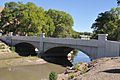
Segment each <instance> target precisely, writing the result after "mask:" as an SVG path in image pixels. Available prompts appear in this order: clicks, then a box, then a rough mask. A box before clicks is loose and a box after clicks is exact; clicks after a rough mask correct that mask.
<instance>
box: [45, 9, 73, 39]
mask: <svg viewBox="0 0 120 80" xmlns="http://www.w3.org/2000/svg"><path fill="white" fill-rule="evenodd" d="M46 15H47V16H49V17H50V18H51V19H52V20H53V23H54V26H55V31H54V33H53V35H52V36H53V37H70V36H72V31H73V29H72V26H73V19H72V17H71V15H69V14H68V13H66V12H63V11H58V10H54V9H49V10H48V11H47V12H46Z"/></svg>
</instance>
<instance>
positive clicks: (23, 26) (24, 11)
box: [0, 2, 79, 38]
mask: <svg viewBox="0 0 120 80" xmlns="http://www.w3.org/2000/svg"><path fill="white" fill-rule="evenodd" d="M0 15H1V17H0V29H1V30H2V31H3V32H4V34H7V33H9V32H13V33H14V34H15V35H16V34H18V35H30V36H32V35H39V34H40V33H45V36H48V37H75V38H76V37H78V35H79V34H78V33H77V32H75V31H74V30H73V29H72V26H73V24H74V22H73V19H72V17H71V15H70V14H68V13H66V12H63V11H58V10H54V9H49V10H48V11H45V10H44V9H43V8H42V7H38V6H36V5H35V4H34V3H32V2H27V3H26V4H23V3H22V2H18V3H16V2H7V3H5V7H4V9H3V11H2V12H1V13H0Z"/></svg>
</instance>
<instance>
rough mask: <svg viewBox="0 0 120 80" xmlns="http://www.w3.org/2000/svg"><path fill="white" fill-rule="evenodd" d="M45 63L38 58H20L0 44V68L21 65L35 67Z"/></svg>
mask: <svg viewBox="0 0 120 80" xmlns="http://www.w3.org/2000/svg"><path fill="white" fill-rule="evenodd" d="M44 63H47V62H46V61H44V60H43V59H41V58H38V57H32V56H29V57H22V56H19V55H18V54H17V53H16V52H14V51H11V50H10V49H9V46H7V45H6V44H4V43H2V42H0V68H3V67H11V66H22V65H35V64H44Z"/></svg>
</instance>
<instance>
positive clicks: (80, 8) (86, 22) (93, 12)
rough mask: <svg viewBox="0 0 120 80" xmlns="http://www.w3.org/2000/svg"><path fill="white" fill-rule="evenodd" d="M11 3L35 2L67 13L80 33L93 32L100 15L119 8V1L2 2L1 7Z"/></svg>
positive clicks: (24, 1)
mask: <svg viewBox="0 0 120 80" xmlns="http://www.w3.org/2000/svg"><path fill="white" fill-rule="evenodd" d="M10 1H14V2H18V1H22V2H23V3H26V2H33V3H35V4H36V5H37V6H39V7H43V8H44V9H45V10H48V9H56V10H60V11H65V12H67V13H69V14H70V15H71V16H72V17H73V20H74V25H73V29H74V30H75V31H78V32H92V31H93V30H92V29H91V26H92V24H93V23H94V22H95V19H96V18H97V16H98V14H99V13H101V12H105V11H108V10H110V9H111V8H113V7H117V3H116V2H117V0H0V6H4V3H5V2H10Z"/></svg>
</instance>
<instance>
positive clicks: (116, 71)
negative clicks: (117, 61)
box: [103, 69, 120, 73]
mask: <svg viewBox="0 0 120 80" xmlns="http://www.w3.org/2000/svg"><path fill="white" fill-rule="evenodd" d="M103 72H106V73H120V69H109V70H105V71H103Z"/></svg>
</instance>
